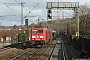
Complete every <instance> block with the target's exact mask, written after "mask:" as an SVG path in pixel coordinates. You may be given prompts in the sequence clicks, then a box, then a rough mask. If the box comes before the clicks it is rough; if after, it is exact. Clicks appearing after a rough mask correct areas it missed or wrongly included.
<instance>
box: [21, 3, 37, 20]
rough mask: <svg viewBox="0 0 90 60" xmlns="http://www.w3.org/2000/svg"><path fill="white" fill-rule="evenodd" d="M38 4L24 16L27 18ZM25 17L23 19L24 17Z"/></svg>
mask: <svg viewBox="0 0 90 60" xmlns="http://www.w3.org/2000/svg"><path fill="white" fill-rule="evenodd" d="M38 4H39V3H37V5H38ZM37 5H36V6H35V7H34V8H33V9H32V10H31V11H29V13H28V14H27V15H26V16H25V17H24V18H26V17H27V16H28V15H29V14H30V13H31V12H32V11H33V10H34V9H35V8H36V7H37ZM24 18H23V19H24Z"/></svg>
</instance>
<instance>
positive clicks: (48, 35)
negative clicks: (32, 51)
mask: <svg viewBox="0 0 90 60" xmlns="http://www.w3.org/2000/svg"><path fill="white" fill-rule="evenodd" d="M30 40H31V44H36V45H43V44H45V43H47V42H48V41H50V40H52V31H51V30H50V29H48V28H31V31H30Z"/></svg>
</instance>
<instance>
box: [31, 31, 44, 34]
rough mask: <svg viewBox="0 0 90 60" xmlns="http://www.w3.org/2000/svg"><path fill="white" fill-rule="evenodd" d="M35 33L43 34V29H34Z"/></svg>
mask: <svg viewBox="0 0 90 60" xmlns="http://www.w3.org/2000/svg"><path fill="white" fill-rule="evenodd" d="M32 32H33V34H43V30H33V31H32Z"/></svg>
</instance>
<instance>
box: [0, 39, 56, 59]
mask: <svg viewBox="0 0 90 60" xmlns="http://www.w3.org/2000/svg"><path fill="white" fill-rule="evenodd" d="M55 43H56V41H55V40H54V41H52V43H48V44H46V45H45V46H43V47H34V48H32V47H28V48H25V49H21V48H15V47H13V48H7V49H3V50H0V60H38V59H39V60H48V58H49V56H50V51H52V49H53V47H54V45H55ZM21 47H22V46H21ZM22 48H23V47H22Z"/></svg>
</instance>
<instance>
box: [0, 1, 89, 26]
mask: <svg viewBox="0 0 90 60" xmlns="http://www.w3.org/2000/svg"><path fill="white" fill-rule="evenodd" d="M57 1H59V2H79V4H80V5H82V4H85V3H87V4H89V3H90V0H79V1H78V0H63V1H62V0H0V25H1V26H14V25H21V4H20V3H22V2H23V3H25V4H24V7H23V17H25V16H27V17H25V19H29V22H28V24H29V25H30V24H31V23H35V24H36V23H38V20H37V19H38V18H39V20H40V21H47V9H46V2H57ZM58 12H59V14H58V15H59V16H61V11H58ZM70 12H72V13H70ZM66 13H67V14H66V15H68V14H69V13H70V15H72V14H73V11H66ZM53 15H57V12H56V10H55V11H53ZM25 19H23V25H24V24H25Z"/></svg>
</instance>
